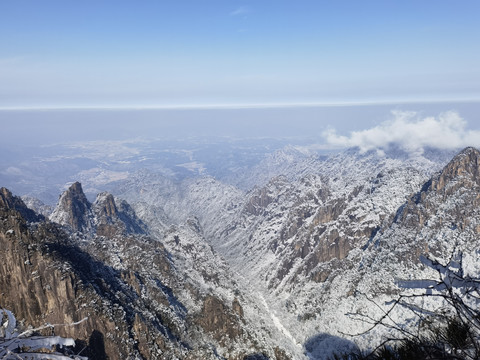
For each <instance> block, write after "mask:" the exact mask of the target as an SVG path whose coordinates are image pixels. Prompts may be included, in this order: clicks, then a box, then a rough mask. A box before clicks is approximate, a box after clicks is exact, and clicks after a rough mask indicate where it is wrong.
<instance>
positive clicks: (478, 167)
mask: <svg viewBox="0 0 480 360" xmlns="http://www.w3.org/2000/svg"><path fill="white" fill-rule="evenodd" d="M479 174H480V151H478V150H477V149H475V148H473V147H468V148H466V149H464V150H463V151H461V152H460V153H459V154H458V155H457V156H455V157H454V158H453V159H452V161H450V162H449V163H448V165H447V166H445V168H444V169H443V171H442V172H441V174H440V176H439V178H438V181H437V183H436V189H437V190H439V189H442V188H443V187H444V186H445V184H446V183H448V182H449V181H451V180H453V179H455V178H459V177H462V178H467V179H469V180H473V181H474V182H476V183H477V184H480V177H479Z"/></svg>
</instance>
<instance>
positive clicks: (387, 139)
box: [323, 111, 480, 153]
mask: <svg viewBox="0 0 480 360" xmlns="http://www.w3.org/2000/svg"><path fill="white" fill-rule="evenodd" d="M392 115H393V119H392V120H390V121H386V122H383V123H381V124H380V125H378V126H375V127H373V128H371V129H367V130H362V131H353V132H351V133H350V135H349V136H343V135H338V134H337V133H336V131H335V129H329V130H327V131H325V132H324V133H323V136H324V138H325V140H326V142H327V144H328V145H329V146H331V147H335V148H347V147H358V148H360V150H361V151H362V152H366V151H369V150H377V151H379V152H382V151H383V150H386V149H388V148H389V147H391V146H398V147H400V148H401V149H403V150H405V151H407V152H410V153H413V152H423V150H424V149H425V148H437V149H442V150H453V149H459V148H463V147H467V146H475V147H480V130H469V129H467V122H466V121H465V120H464V119H462V118H461V117H460V115H459V114H458V113H457V112H455V111H449V112H445V113H442V114H440V115H438V116H436V117H424V118H422V117H420V116H419V114H418V113H416V112H411V111H409V112H406V111H392Z"/></svg>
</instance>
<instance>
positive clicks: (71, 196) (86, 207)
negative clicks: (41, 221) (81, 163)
mask: <svg viewBox="0 0 480 360" xmlns="http://www.w3.org/2000/svg"><path fill="white" fill-rule="evenodd" d="M92 217H93V214H92V211H91V204H90V202H89V201H88V200H87V197H86V196H85V194H84V193H83V190H82V185H81V184H80V183H79V182H75V183H73V184H72V185H71V186H70V187H69V188H68V190H66V191H65V192H64V193H63V194H62V195H61V196H60V199H59V200H58V204H57V206H56V208H55V210H54V211H53V213H52V215H50V220H52V221H54V222H57V223H59V224H62V225H64V226H66V227H68V229H69V230H71V231H73V232H76V231H78V232H91V231H92V230H93V226H94V224H93V219H92Z"/></svg>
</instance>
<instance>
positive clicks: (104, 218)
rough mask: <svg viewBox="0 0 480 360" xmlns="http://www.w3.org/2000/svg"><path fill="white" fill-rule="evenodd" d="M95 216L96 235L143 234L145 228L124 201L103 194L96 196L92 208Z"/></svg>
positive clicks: (105, 193)
mask: <svg viewBox="0 0 480 360" xmlns="http://www.w3.org/2000/svg"><path fill="white" fill-rule="evenodd" d="M92 211H93V213H94V215H95V222H96V231H97V235H100V236H107V237H114V236H115V235H120V234H123V235H128V234H145V233H146V226H145V224H143V222H142V221H141V220H140V219H138V218H137V216H136V214H135V212H134V211H133V209H132V208H131V206H130V205H129V204H128V203H127V202H126V201H124V200H120V199H115V197H114V196H113V195H112V194H109V193H107V192H103V193H100V194H98V195H97V198H96V200H95V202H94V203H93V206H92Z"/></svg>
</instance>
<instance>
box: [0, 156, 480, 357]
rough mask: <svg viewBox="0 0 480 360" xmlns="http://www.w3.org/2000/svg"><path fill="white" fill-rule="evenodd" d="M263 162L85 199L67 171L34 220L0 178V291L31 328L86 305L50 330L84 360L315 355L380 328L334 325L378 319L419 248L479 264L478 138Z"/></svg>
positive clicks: (359, 343) (363, 339)
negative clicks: (77, 345)
mask: <svg viewBox="0 0 480 360" xmlns="http://www.w3.org/2000/svg"><path fill="white" fill-rule="evenodd" d="M264 160H265V161H263V162H261V163H257V165H256V166H255V168H252V169H251V170H252V171H248V172H245V174H244V176H245V178H244V179H238V184H242V185H238V186H236V185H234V182H232V181H229V182H228V183H225V182H223V181H221V180H219V179H217V178H214V177H211V176H208V175H205V176H199V177H194V178H185V179H181V180H179V181H175V180H174V179H172V178H170V177H168V176H165V174H164V173H155V172H154V171H148V170H141V171H137V172H134V173H132V174H130V175H129V176H128V177H127V178H126V179H123V180H122V181H121V182H119V183H118V184H117V186H115V187H112V188H111V192H112V193H107V192H101V193H100V194H98V195H97V197H96V198H95V200H94V201H93V202H90V201H89V200H88V199H87V197H86V196H85V194H84V193H83V189H82V186H81V184H80V183H73V184H72V185H71V186H70V187H69V188H68V189H67V190H66V191H65V192H64V193H63V194H62V195H61V196H60V199H59V202H58V204H57V206H56V207H55V209H54V210H53V212H52V213H51V215H50V218H49V220H46V219H45V218H42V217H41V216H39V215H36V214H35V213H34V212H33V211H31V210H28V208H27V207H26V206H25V204H24V203H23V202H22V201H21V200H20V199H19V198H16V197H14V196H13V195H12V194H11V193H10V192H9V191H8V190H6V189H5V190H3V189H2V191H1V194H3V195H0V205H1V206H2V209H3V211H4V214H3V215H2V219H3V220H4V222H3V225H2V226H3V228H2V229H1V232H0V233H1V234H2V235H0V236H1V239H2V241H4V242H5V243H4V244H3V245H2V246H3V247H2V248H5V249H7V250H6V253H5V254H6V256H7V259H8V261H7V262H6V263H7V264H8V265H6V267H4V268H3V270H2V269H1V268H0V270H2V271H3V272H2V273H0V278H1V279H4V280H3V283H2V284H1V286H3V287H4V288H5V289H8V290H7V291H6V292H5V293H6V294H7V296H6V297H5V298H2V301H4V302H5V304H6V305H5V306H6V307H7V306H8V307H11V310H13V311H14V312H15V313H16V315H17V317H18V318H19V319H23V320H24V321H25V323H26V324H32V325H33V326H37V325H39V324H42V323H43V322H44V321H49V322H50V321H55V323H71V322H76V321H80V320H81V319H83V317H88V319H89V320H88V321H85V322H84V323H82V325H81V326H79V327H78V329H77V330H75V328H77V326H73V327H68V328H65V329H64V330H63V331H65V333H62V335H64V336H70V337H73V338H75V339H77V340H78V341H79V342H82V341H83V342H84V343H85V344H86V345H88V346H89V348H88V351H89V353H90V354H92V356H93V357H94V358H95V356H97V355H95V354H98V353H99V351H100V352H101V349H104V350H102V351H104V352H105V354H107V355H108V356H109V357H110V358H129V357H130V358H135V357H137V358H142V357H143V358H182V359H183V358H192V359H193V358H205V359H215V358H219V359H220V358H226V359H247V358H251V359H253V358H263V359H265V358H270V359H287V358H290V359H326V358H328V357H329V356H330V355H331V353H332V351H342V350H343V351H347V350H349V349H350V350H351V349H356V348H358V347H360V348H364V349H368V348H372V346H375V344H378V343H379V342H380V341H382V338H383V337H385V336H388V330H386V329H374V331H372V332H368V333H365V334H363V335H361V336H348V334H352V335H353V334H356V333H363V332H364V330H366V329H367V328H368V327H369V325H368V324H367V323H365V322H364V321H358V317H359V314H363V315H365V316H368V317H370V318H371V319H377V318H379V317H381V316H382V314H383V313H382V311H383V310H382V309H385V308H388V304H389V303H390V302H391V300H392V299H394V298H395V297H396V296H398V295H399V294H400V293H402V291H406V290H405V289H402V288H401V287H400V285H401V284H402V283H404V282H405V280H412V279H428V278H431V277H434V276H435V272H432V270H431V269H428V268H426V267H425V266H424V264H422V263H421V262H420V261H419V258H420V255H428V256H429V257H430V258H433V259H436V260H438V261H440V262H441V261H442V260H445V259H447V260H448V259H450V258H451V257H452V255H453V254H454V253H455V252H457V251H460V252H462V254H463V258H462V259H463V260H462V264H463V266H464V270H465V272H466V273H467V274H470V275H471V276H477V277H478V274H480V265H479V264H478V261H477V254H478V252H480V246H479V245H478V244H477V241H476V239H477V238H478V235H479V233H480V225H479V223H478V220H477V219H479V218H480V217H479V215H480V214H479V210H478V208H479V201H480V200H479V199H480V198H479V196H478V194H479V193H480V178H479V175H480V168H479V164H480V153H479V151H478V150H477V149H474V148H467V149H464V150H463V151H461V152H460V153H458V154H456V155H455V156H453V155H452V153H449V152H439V151H435V150H432V149H429V150H426V151H425V152H424V153H422V154H419V153H416V154H411V153H406V152H404V151H402V150H399V149H396V148H391V149H388V150H387V151H384V152H383V153H379V152H376V151H370V152H365V153H364V152H360V151H358V150H356V149H350V150H347V151H344V152H341V153H338V154H332V155H329V156H316V155H314V154H311V153H308V154H307V153H304V152H302V151H300V150H299V149H297V148H286V149H284V150H283V151H277V152H276V153H275V154H272V155H271V157H266V158H265V159H264ZM262 169H263V171H262ZM262 174H263V175H262ZM247 183H249V184H251V185H249V186H247V185H246V184H247ZM252 184H255V185H252ZM2 196H3V197H2ZM122 199H125V200H122ZM127 201H128V203H127ZM129 204H131V205H129ZM9 244H10V245H9ZM11 244H14V245H13V247H12V245H11ZM19 249H20V250H21V251H19ZM27 259H28V261H29V262H30V263H28V262H26V260H27ZM42 264H43V265H42ZM47 269H49V270H48V271H47ZM52 269H53V270H52ZM57 272H58V274H57ZM9 273H11V274H15V275H14V279H15V280H14V283H17V282H18V283H19V284H22V285H21V286H20V287H19V288H18V290H15V289H13V286H12V282H11V281H10V280H8V281H7V280H6V279H9ZM32 273H34V277H33V280H25V279H30V278H31V276H30V274H32ZM10 276H12V275H10ZM10 279H11V277H10ZM22 279H23V280H22ZM65 279H67V280H65ZM65 281H68V284H66V283H65ZM38 284H40V285H38ZM47 285H48V286H47ZM49 287H50V289H51V288H55V289H56V290H53V294H52V295H48V294H49V292H48V291H47V289H49ZM63 289H65V290H63ZM49 291H50V290H49ZM37 292H38V295H35V297H32V295H31V294H32V293H35V294H37ZM10 293H12V294H11V295H10ZM49 296H51V297H52V299H50V300H49ZM57 297H58V298H59V300H54V298H55V299H56V298H57ZM33 298H37V299H40V300H37V302H36V303H35V302H33V303H31V302H28V301H27V302H25V301H20V302H19V301H16V300H15V299H33ZM42 299H43V300H42ZM84 299H85V300H84ZM29 301H30V300H29ZM32 301H33V300H32ZM55 301H57V302H58V303H57V302H55ZM60 302H61V303H62V304H63V303H64V304H67V305H59V304H60ZM372 304H376V305H375V306H372ZM54 306H58V307H59V309H61V311H59V312H56V313H55V316H57V317H58V318H54V319H53V318H51V317H52V316H53V315H52V310H51V309H53V308H54ZM17 313H18V314H17ZM61 314H63V315H65V317H63V318H62V317H60V316H61ZM70 314H76V315H75V316H74V317H72V315H70ZM92 314H94V315H92ZM49 316H50V317H49ZM80 316H81V317H80ZM92 316H93V317H94V318H95V319H99V320H98V322H100V321H107V320H105V319H108V321H107V324H110V325H108V326H110V327H109V328H106V327H105V326H106V325H99V324H97V320H94V319H91V317H92ZM392 316H393V317H395V319H397V321H398V322H399V323H400V324H404V325H405V326H410V325H413V324H414V322H413V321H412V320H411V318H408V316H407V314H406V313H405V312H404V311H403V312H402V311H398V312H395V313H392ZM52 319H53V320H52ZM409 319H410V320H409ZM102 326H103V327H102ZM117 327H118V330H117V329H116V328H117ZM66 329H68V331H67V330H66ZM113 329H115V331H114V330H113ZM93 332H95V334H96V335H95V336H94V337H93V339H90V337H91V336H92V334H93ZM95 339H97V340H98V339H103V340H102V341H97V340H95ZM91 341H93V342H92V343H91V344H90V342H91ZM95 341H97V342H95ZM117 342H118V343H119V344H122V345H121V346H118V349H116V348H115V346H116V344H117ZM95 344H97V345H98V344H100V345H99V346H100V347H98V346H97V345H95ZM102 346H103V347H102ZM99 349H100V350H99ZM99 358H101V357H99Z"/></svg>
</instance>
